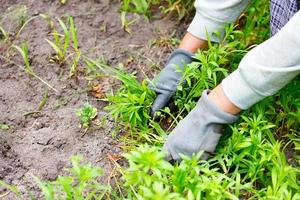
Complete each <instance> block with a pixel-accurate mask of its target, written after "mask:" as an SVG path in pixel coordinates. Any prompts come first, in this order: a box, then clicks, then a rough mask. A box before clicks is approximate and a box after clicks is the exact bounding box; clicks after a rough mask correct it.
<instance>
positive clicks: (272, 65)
mask: <svg viewBox="0 0 300 200" xmlns="http://www.w3.org/2000/svg"><path fill="white" fill-rule="evenodd" d="M299 73H300V11H298V12H297V13H296V14H295V15H294V17H292V19H291V20H290V21H289V22H288V23H287V24H286V25H285V26H284V27H283V28H282V29H281V30H280V31H279V32H278V33H277V34H276V35H274V36H273V37H272V38H270V39H268V40H267V41H265V42H263V43H262V44H260V45H258V46H257V47H255V48H254V49H252V50H251V51H250V52H248V53H247V54H246V56H245V57H244V58H243V59H242V61H241V63H240V65H239V68H238V69H237V70H236V71H234V72H233V73H232V74H230V75H229V76H228V77H226V78H225V79H224V80H223V81H222V84H221V85H222V88H223V91H224V94H225V95H226V97H227V98H228V99H229V101H230V102H232V103H233V104H234V105H236V106H237V107H238V108H241V109H247V108H249V107H250V106H252V105H253V104H255V103H256V102H258V101H260V100H262V99H263V98H265V97H266V96H271V95H273V94H275V93H276V92H277V91H278V90H280V89H281V88H282V87H284V86H285V85H286V84H288V83H289V82H290V81H291V80H292V79H293V78H295V77H296V76H297V75H298V74H299Z"/></svg>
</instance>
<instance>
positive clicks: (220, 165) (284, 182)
mask: <svg viewBox="0 0 300 200" xmlns="http://www.w3.org/2000/svg"><path fill="white" fill-rule="evenodd" d="M268 11H269V4H268V3H267V1H253V3H252V4H251V5H250V6H249V8H248V9H247V10H246V12H245V13H244V14H243V15H242V16H241V18H240V19H239V20H238V24H237V25H234V24H231V25H228V26H227V28H226V34H225V38H224V40H223V41H222V42H220V43H219V44H214V43H211V42H210V41H209V49H208V50H206V51H199V52H198V53H196V55H195V58H196V59H197V61H195V62H193V63H192V64H190V65H188V66H186V68H185V70H184V72H183V74H184V75H183V79H182V83H184V84H181V85H180V86H179V87H178V91H177V93H176V95H175V97H174V101H175V105H176V107H177V112H176V111H175V112H173V118H174V120H173V121H174V122H173V123H174V124H175V123H176V122H178V121H179V120H180V119H181V118H183V117H184V116H185V115H186V114H187V113H188V112H189V111H190V110H191V109H192V108H193V107H194V106H195V105H196V102H197V101H198V99H199V95H200V94H201V92H202V91H203V90H204V89H209V88H210V89H211V88H214V87H215V86H216V85H217V84H219V83H220V81H221V80H222V79H223V78H224V77H226V76H227V75H228V74H229V73H231V72H232V71H234V70H235V69H236V68H237V67H238V64H239V62H240V60H241V59H242V58H243V56H244V55H245V54H246V53H247V52H248V51H249V50H250V49H251V48H253V47H255V46H256V45H257V44H259V43H261V42H263V41H264V40H266V39H267V38H268V37H269V28H268V27H269V17H268V16H269V13H268ZM299 81H300V80H299V78H296V79H295V80H294V81H293V82H292V83H290V84H289V85H288V86H286V87H285V88H283V89H282V90H281V91H280V92H279V93H278V94H276V95H274V96H273V97H269V98H266V99H265V100H263V101H262V102H260V103H258V104H257V105H255V106H253V107H252V108H251V109H249V110H248V111H246V112H244V113H242V115H241V118H240V120H239V121H238V122H237V123H235V124H233V125H232V126H230V127H227V129H226V131H225V133H224V135H223V137H222V139H221V142H220V144H219V145H218V147H217V151H216V155H215V156H214V157H213V158H211V159H209V160H208V161H198V158H199V156H200V154H201V153H200V154H197V155H194V157H193V158H187V157H183V162H181V163H179V164H175V165H174V166H173V165H170V164H169V163H168V162H166V161H164V160H163V157H164V154H163V153H162V152H160V150H159V149H160V148H158V147H155V146H149V145H142V146H140V147H138V148H137V149H135V150H133V151H132V152H131V153H129V154H126V155H125V157H126V158H127V159H128V161H129V167H128V168H127V169H125V175H124V176H123V177H124V180H125V185H124V186H125V187H126V188H127V189H126V192H127V193H126V195H127V198H128V199H280V200H281V199H282V200H286V199H290V200H296V199H300V181H299V177H300V158H299V156H297V154H299V146H300V143H299V142H300V140H299V137H300V132H299V128H300V123H299V122H300V115H299V113H300V112H299V110H300V99H299V96H300V90H299V89H300V82H299ZM116 95H118V94H116Z"/></svg>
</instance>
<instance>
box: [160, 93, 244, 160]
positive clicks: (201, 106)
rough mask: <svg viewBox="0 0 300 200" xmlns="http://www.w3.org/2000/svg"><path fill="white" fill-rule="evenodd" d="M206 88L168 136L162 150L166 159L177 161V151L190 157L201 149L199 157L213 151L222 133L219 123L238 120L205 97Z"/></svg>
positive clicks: (206, 155) (205, 157)
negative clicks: (201, 152) (194, 105)
mask: <svg viewBox="0 0 300 200" xmlns="http://www.w3.org/2000/svg"><path fill="white" fill-rule="evenodd" d="M208 93H209V90H205V91H203V93H202V96H201V98H200V100H199V101H198V103H197V105H196V107H195V108H194V109H193V110H192V111H191V112H190V113H189V114H188V115H187V116H186V117H185V118H184V119H183V120H181V121H180V122H179V123H178V125H177V126H176V127H175V129H174V130H173V131H172V132H171V133H170V135H169V136H168V137H167V141H166V142H165V144H164V147H163V150H164V151H166V152H167V153H168V155H167V157H166V159H167V160H171V159H174V160H180V156H179V154H180V153H181V154H183V155H187V156H190V157H191V156H192V154H193V153H198V152H199V151H204V153H203V154H202V157H201V159H207V157H208V155H209V153H213V152H214V151H215V148H216V146H217V144H218V142H219V139H220V137H221V135H222V124H230V123H233V122H235V121H236V120H237V119H238V116H236V115H232V114H229V113H226V112H223V111H222V110H220V109H219V108H218V107H217V106H216V105H215V104H214V103H213V102H212V101H211V100H210V99H209V97H208Z"/></svg>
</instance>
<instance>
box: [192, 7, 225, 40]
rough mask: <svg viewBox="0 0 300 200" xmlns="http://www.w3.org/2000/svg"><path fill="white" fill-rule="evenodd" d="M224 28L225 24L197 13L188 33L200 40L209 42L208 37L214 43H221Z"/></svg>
mask: <svg viewBox="0 0 300 200" xmlns="http://www.w3.org/2000/svg"><path fill="white" fill-rule="evenodd" d="M224 27H225V23H224V22H218V21H216V20H214V19H211V18H209V17H205V16H204V15H202V14H200V13H198V12H196V15H195V17H194V19H193V21H192V23H191V24H190V26H189V28H188V30H187V31H188V32H189V33H190V34H192V35H193V36H195V37H197V38H199V39H203V40H207V35H208V36H209V39H210V40H211V41H212V42H220V41H221V39H222V38H223V37H224V32H225V30H224ZM217 32H218V33H220V35H217V34H216V33H217Z"/></svg>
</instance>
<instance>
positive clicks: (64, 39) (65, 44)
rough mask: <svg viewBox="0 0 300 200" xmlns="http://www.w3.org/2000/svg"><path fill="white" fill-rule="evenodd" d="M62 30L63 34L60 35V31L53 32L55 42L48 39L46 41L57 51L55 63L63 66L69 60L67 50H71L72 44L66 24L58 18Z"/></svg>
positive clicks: (54, 58)
mask: <svg viewBox="0 0 300 200" xmlns="http://www.w3.org/2000/svg"><path fill="white" fill-rule="evenodd" d="M57 21H58V22H59V25H60V27H61V29H62V30H63V34H60V33H58V31H57V30H56V29H55V28H54V29H53V32H52V34H51V35H52V36H53V38H54V42H52V41H50V40H48V39H46V41H47V42H48V43H49V44H50V46H51V47H52V48H53V50H54V51H55V56H54V57H53V61H55V62H57V63H59V64H61V65H62V64H63V63H65V61H66V59H67V50H68V48H69V43H70V33H69V30H68V28H67V26H66V24H65V23H64V22H63V21H62V20H60V19H58V18H57Z"/></svg>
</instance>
